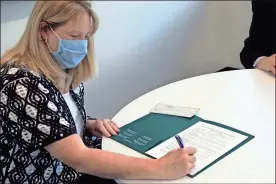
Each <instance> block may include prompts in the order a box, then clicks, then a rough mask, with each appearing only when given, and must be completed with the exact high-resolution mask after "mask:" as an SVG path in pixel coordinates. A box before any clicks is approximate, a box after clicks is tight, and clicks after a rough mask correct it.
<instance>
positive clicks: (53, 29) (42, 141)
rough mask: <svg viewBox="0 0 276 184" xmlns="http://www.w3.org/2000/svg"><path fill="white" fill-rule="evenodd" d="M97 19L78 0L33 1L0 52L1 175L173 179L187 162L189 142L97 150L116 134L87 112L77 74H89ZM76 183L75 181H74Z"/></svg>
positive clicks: (61, 179)
mask: <svg viewBox="0 0 276 184" xmlns="http://www.w3.org/2000/svg"><path fill="white" fill-rule="evenodd" d="M97 27H98V19H97V17H96V15H95V13H94V12H93V11H92V9H91V5H90V3H89V2H86V1H38V2H37V3H36V5H35V7H34V9H33V11H32V13H31V15H30V17H29V20H28V22H27V26H26V29H25V32H24V34H23V36H22V37H21V39H20V40H19V42H18V43H17V45H16V46H15V47H13V48H12V49H10V50H9V51H7V53H6V54H5V55H4V56H3V57H2V58H1V63H2V62H3V63H5V66H2V68H1V74H0V76H1V83H0V84H1V85H0V90H1V96H0V99H1V103H0V119H1V124H0V146H1V148H3V149H2V150H1V156H0V165H1V170H2V171H1V175H0V177H1V178H0V179H1V181H2V183H17V184H20V183H28V184H32V183H49V184H56V183H59V184H60V183H61V184H65V183H66V184H68V183H74V182H78V181H81V178H82V177H80V176H82V175H83V174H87V175H94V176H98V177H101V178H109V179H114V178H121V179H176V178H179V177H182V176H185V175H186V174H188V173H189V171H190V169H191V168H193V167H194V164H195V160H196V159H195V156H194V153H195V149H193V148H185V149H178V150H175V151H172V152H170V153H169V154H167V155H165V156H164V157H163V158H161V159H142V158H133V157H128V156H124V155H120V154H116V153H110V152H107V151H102V150H100V149H96V148H100V139H99V138H97V139H94V138H93V139H92V138H91V137H92V136H98V137H100V136H102V135H103V136H107V137H110V136H111V135H116V134H117V133H118V132H119V129H118V127H117V125H116V124H115V123H114V122H112V121H110V120H95V119H94V120H87V118H86V113H85V109H84V98H83V96H84V87H83V84H82V82H84V81H86V80H87V79H89V78H90V77H91V76H93V75H94V74H95V63H94V57H93V52H94V48H93V34H94V33H95V32H96V30H97ZM80 183H82V182H80Z"/></svg>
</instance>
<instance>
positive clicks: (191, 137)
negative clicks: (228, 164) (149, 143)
mask: <svg viewBox="0 0 276 184" xmlns="http://www.w3.org/2000/svg"><path fill="white" fill-rule="evenodd" d="M178 135H179V136H180V137H181V138H182V140H183V143H184V147H190V146H192V147H195V148H196V149H197V153H196V157H197V161H196V167H195V168H194V169H192V170H191V172H190V175H192V176H193V175H195V174H196V173H198V172H199V171H201V170H202V169H203V168H205V167H206V166H208V165H209V164H210V163H212V162H213V161H215V160H216V159H217V158H219V157H220V156H222V155H224V154H225V153H226V152H228V151H229V150H231V149H232V148H234V147H235V146H237V145H238V144H239V143H241V142H242V141H244V140H245V139H246V138H247V136H244V135H242V134H239V133H236V132H233V131H231V130H228V129H225V128H222V127H218V126H215V125H212V124H209V123H204V122H198V123H196V124H194V125H193V126H191V127H189V128H187V129H186V130H184V131H182V132H180V133H179V134H178ZM175 148H179V145H178V143H177V141H176V139H175V137H172V138H170V139H168V140H167V141H165V142H163V143H161V144H159V145H158V146H156V147H154V148H152V149H150V150H149V151H147V152H146V154H148V155H151V156H153V157H155V158H160V157H162V156H164V155H165V154H167V153H168V152H169V151H171V150H173V149H175Z"/></svg>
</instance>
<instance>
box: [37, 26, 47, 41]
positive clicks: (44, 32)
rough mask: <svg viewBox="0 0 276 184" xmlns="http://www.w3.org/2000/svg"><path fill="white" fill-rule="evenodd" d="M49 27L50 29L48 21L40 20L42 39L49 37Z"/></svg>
mask: <svg viewBox="0 0 276 184" xmlns="http://www.w3.org/2000/svg"><path fill="white" fill-rule="evenodd" d="M48 29H49V25H48V24H47V23H46V22H40V25H39V33H40V36H41V39H42V40H44V41H46V40H47V39H48V34H47V31H48Z"/></svg>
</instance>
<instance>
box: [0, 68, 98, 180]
mask: <svg viewBox="0 0 276 184" xmlns="http://www.w3.org/2000/svg"><path fill="white" fill-rule="evenodd" d="M0 92H1V93H0V168H1V172H0V183H3V184H8V183H11V184H21V183H24V184H25V183H26V184H33V183H35V184H40V183H45V184H69V183H72V182H74V181H75V180H77V179H78V178H79V177H80V176H81V174H80V173H78V172H76V171H75V170H74V169H73V168H71V167H69V166H67V165H65V164H63V163H62V162H60V161H59V160H57V159H56V158H54V157H52V156H51V155H50V154H49V152H47V151H46V150H45V149H44V147H45V146H47V145H49V144H51V143H53V142H55V141H58V140H60V139H63V138H65V137H67V136H70V135H73V134H76V133H77V131H76V127H75V123H74V120H73V118H72V115H71V113H70V110H69V108H68V106H67V104H66V102H65V100H64V99H63V97H62V94H61V93H60V92H59V91H58V89H57V88H56V87H55V86H54V85H53V83H51V82H50V81H49V80H48V79H46V78H45V77H42V76H40V75H37V74H36V73H34V72H32V71H28V70H26V69H22V68H15V67H7V66H5V67H3V68H2V69H1V73H0ZM70 94H71V96H72V98H73V99H74V101H75V103H76V105H77V107H78V109H79V111H80V113H81V115H82V119H83V122H84V126H85V124H86V113H85V108H84V86H83V84H81V85H80V86H79V87H78V89H76V90H70ZM83 141H84V143H85V145H86V146H88V147H93V148H100V146H101V145H100V139H99V138H96V139H95V137H94V138H93V140H92V136H91V135H90V134H89V132H88V131H86V130H85V128H84V132H83Z"/></svg>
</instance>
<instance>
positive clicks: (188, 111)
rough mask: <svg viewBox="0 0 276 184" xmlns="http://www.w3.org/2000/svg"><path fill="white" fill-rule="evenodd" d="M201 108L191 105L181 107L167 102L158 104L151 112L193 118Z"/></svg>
mask: <svg viewBox="0 0 276 184" xmlns="http://www.w3.org/2000/svg"><path fill="white" fill-rule="evenodd" d="M199 110H200V109H199V108H191V107H181V106H174V105H167V104H161V103H160V104H157V105H156V106H155V107H154V108H153V109H152V110H151V111H150V112H151V113H157V114H168V115H174V116H181V117H187V118H191V117H193V116H194V115H195V114H196V113H197V112H198V111H199Z"/></svg>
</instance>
